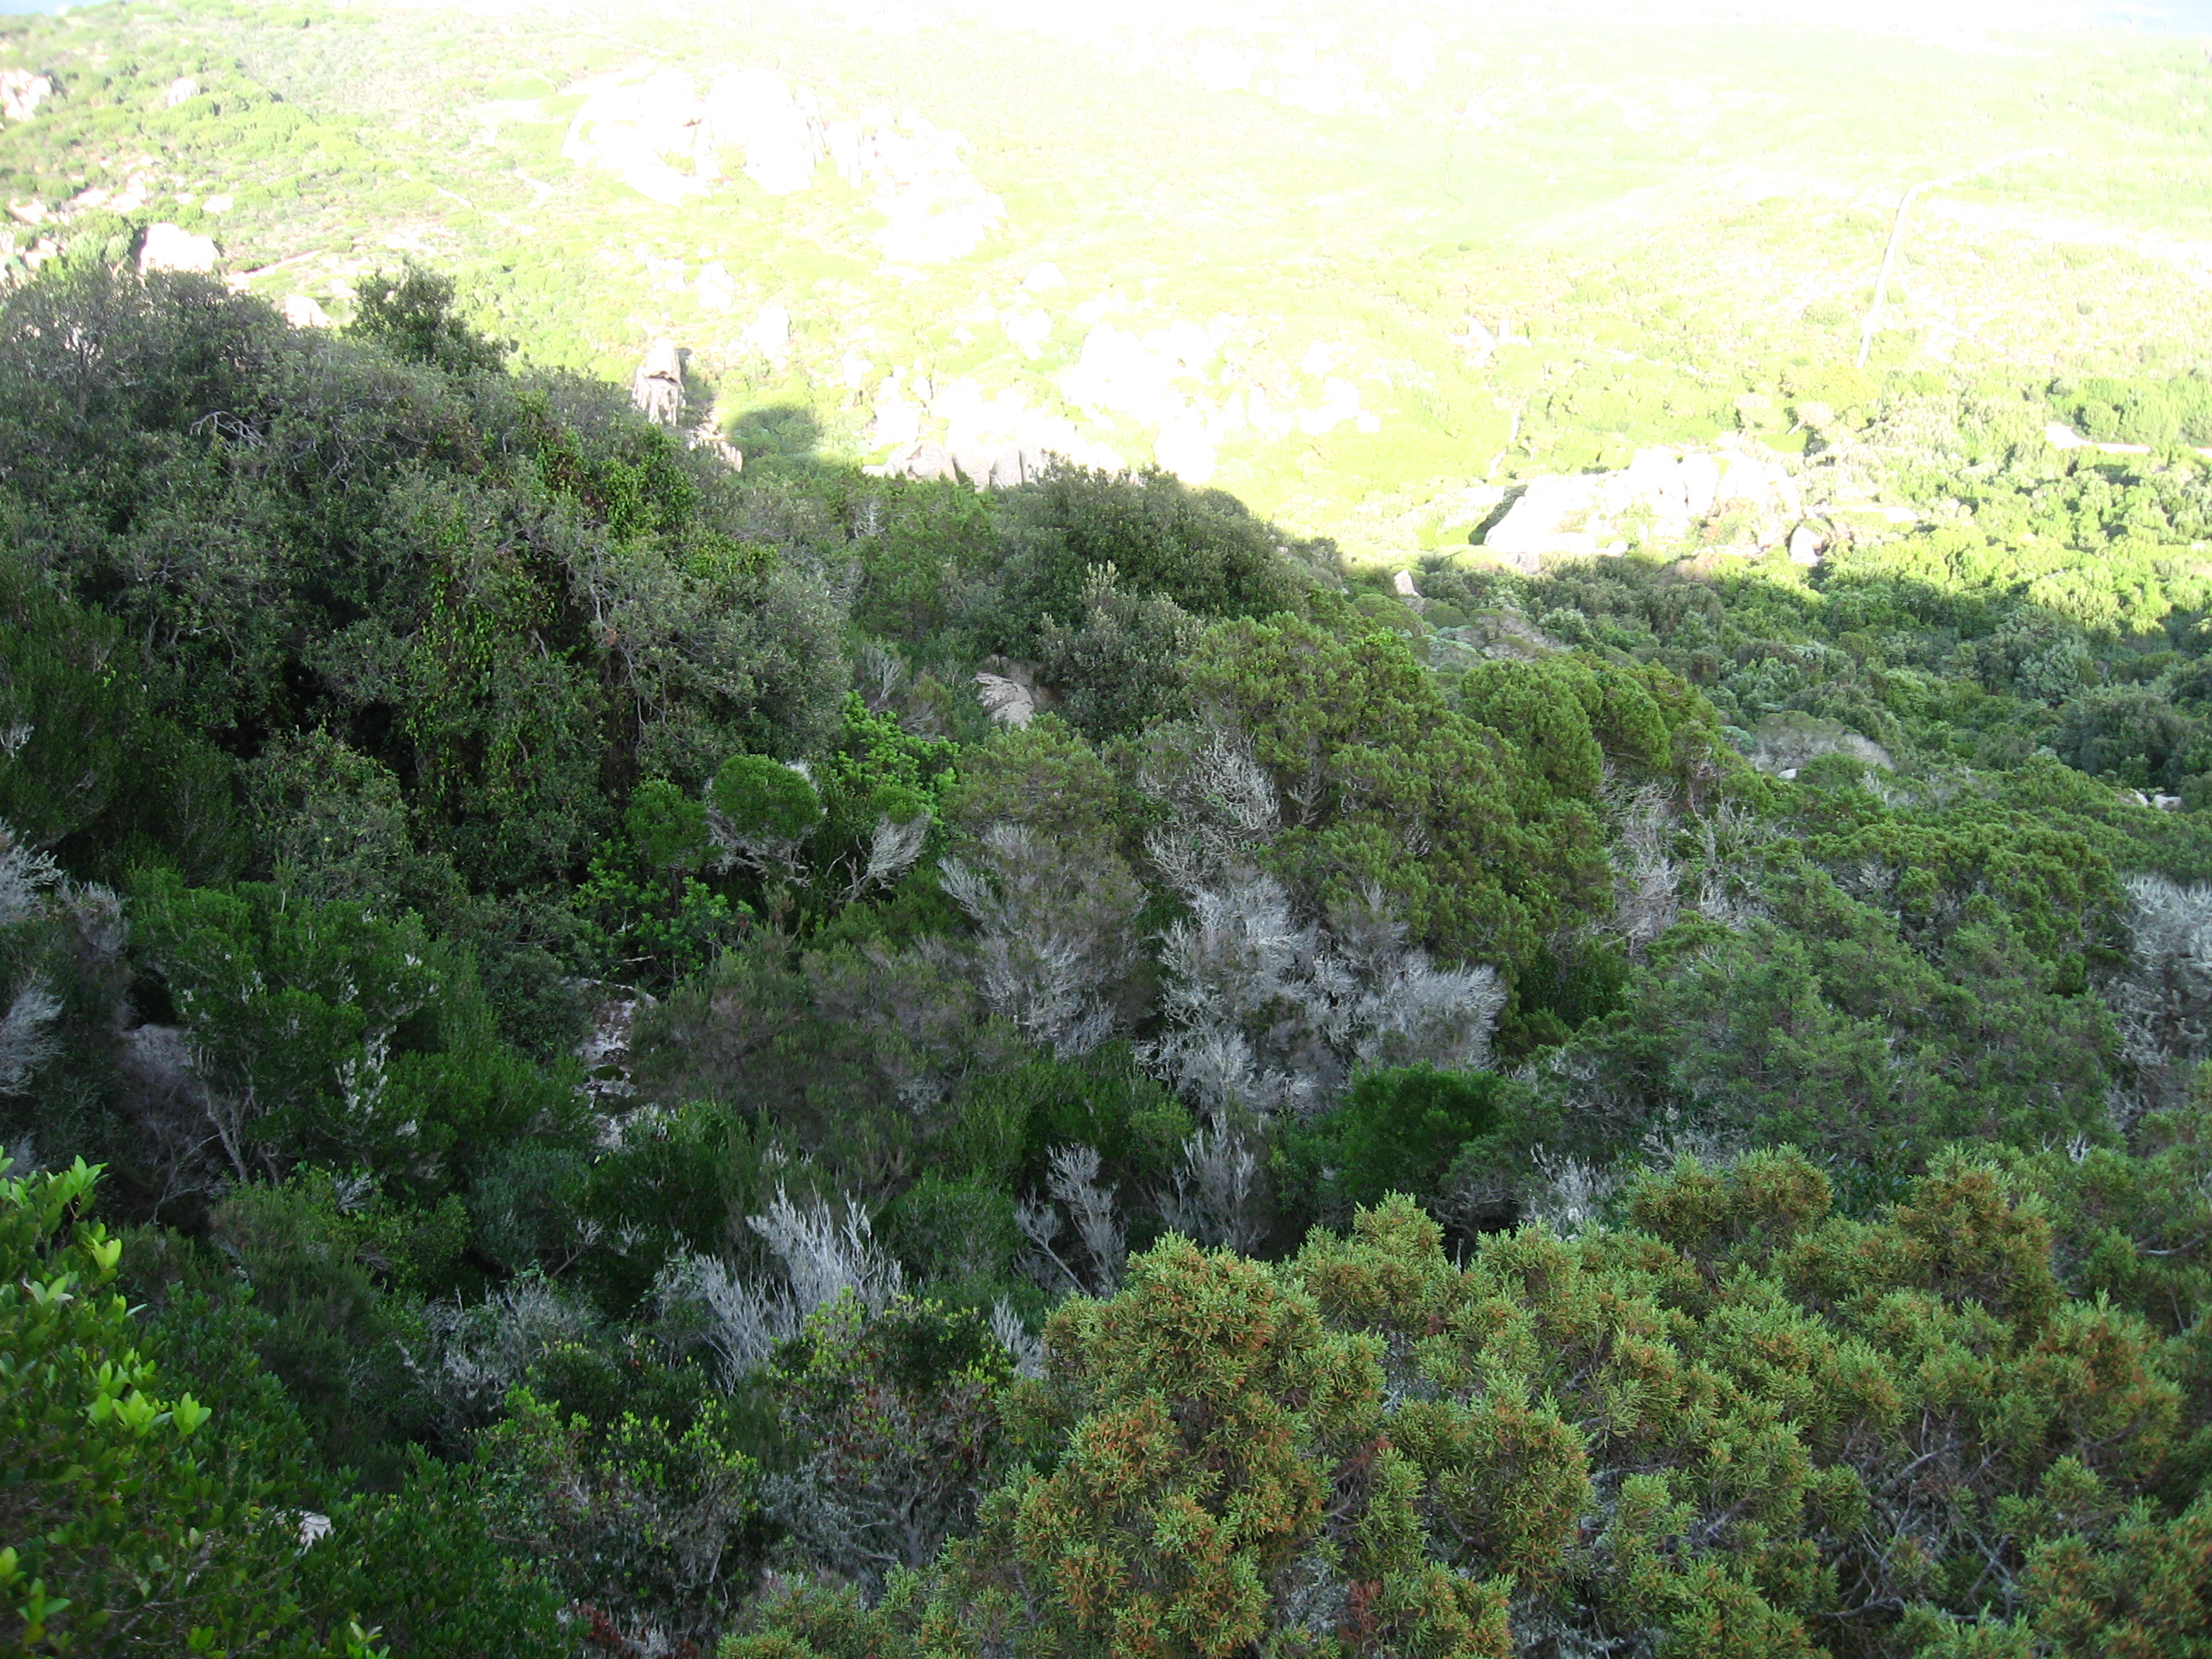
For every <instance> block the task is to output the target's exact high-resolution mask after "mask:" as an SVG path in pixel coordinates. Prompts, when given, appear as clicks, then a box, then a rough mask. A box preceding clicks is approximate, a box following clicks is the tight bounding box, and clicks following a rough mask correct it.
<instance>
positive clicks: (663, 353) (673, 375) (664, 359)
mask: <svg viewBox="0 0 2212 1659" xmlns="http://www.w3.org/2000/svg"><path fill="white" fill-rule="evenodd" d="M629 400H630V402H631V403H632V404H635V405H636V406H637V411H638V413H639V414H641V415H642V416H645V418H646V419H647V420H648V421H651V422H653V424H654V425H655V426H670V427H673V426H681V425H683V424H684V359H683V357H682V356H681V355H680V354H679V353H678V351H677V349H676V344H675V342H674V341H672V340H655V341H654V342H653V343H652V345H651V346H649V347H647V349H646V354H645V361H644V362H641V363H640V364H639V365H638V366H637V373H636V374H634V375H633V376H631V377H630V383H629Z"/></svg>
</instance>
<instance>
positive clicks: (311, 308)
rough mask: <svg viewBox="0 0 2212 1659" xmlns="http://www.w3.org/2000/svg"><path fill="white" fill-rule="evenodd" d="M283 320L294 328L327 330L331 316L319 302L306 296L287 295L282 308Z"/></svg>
mask: <svg viewBox="0 0 2212 1659" xmlns="http://www.w3.org/2000/svg"><path fill="white" fill-rule="evenodd" d="M282 309H283V313H284V320H285V321H286V322H288V323H289V324H291V325H292V326H293V327H295V328H328V327H329V326H330V325H331V314H330V313H328V312H327V311H325V310H324V309H323V307H322V306H321V304H320V302H319V301H317V300H315V299H314V298H313V295H306V294H288V295H285V296H284V304H283V307H282Z"/></svg>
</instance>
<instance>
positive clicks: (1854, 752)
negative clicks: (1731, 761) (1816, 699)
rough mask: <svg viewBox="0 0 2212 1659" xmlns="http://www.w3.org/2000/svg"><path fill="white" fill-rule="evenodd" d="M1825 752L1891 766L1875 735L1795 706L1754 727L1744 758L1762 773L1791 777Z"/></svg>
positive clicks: (1876, 764)
mask: <svg viewBox="0 0 2212 1659" xmlns="http://www.w3.org/2000/svg"><path fill="white" fill-rule="evenodd" d="M1822 755H1848V756H1850V757H1851V758H1852V759H1853V760H1857V761H1864V762H1865V763H1867V764H1868V765H1869V766H1878V767H1881V769H1883V770H1885V771H1887V770H1888V769H1890V767H1891V765H1892V762H1891V760H1890V755H1889V750H1887V749H1885V748H1883V747H1882V746H1881V744H1878V743H1876V742H1875V740H1874V739H1873V738H1869V737H1865V736H1863V735H1862V734H1861V733H1859V732H1854V731H1852V730H1851V729H1850V727H1849V726H1844V725H1842V724H1840V723H1839V722H1838V721H1835V720H1823V719H1822V718H1821V717H1820V716H1819V715H1818V714H1803V713H1801V712H1799V711H1797V710H1795V709H1790V710H1786V711H1784V713H1782V714H1769V715H1768V716H1767V717H1766V718H1765V720H1761V721H1759V724H1758V725H1757V726H1753V727H1752V728H1751V747H1750V748H1749V749H1748V750H1746V751H1745V756H1744V758H1745V759H1747V760H1748V761H1749V762H1750V763H1752V764H1753V766H1755V767H1757V768H1758V769H1759V770H1760V771H1762V772H1770V773H1772V774H1773V775H1776V776H1777V777H1784V778H1791V777H1795V776H1796V775H1797V769H1799V768H1800V767H1802V766H1803V765H1804V764H1805V763H1806V762H1808V761H1810V760H1815V759H1818V758H1819V757H1820V756H1822Z"/></svg>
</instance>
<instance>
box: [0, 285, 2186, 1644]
mask: <svg viewBox="0 0 2212 1659" xmlns="http://www.w3.org/2000/svg"><path fill="white" fill-rule="evenodd" d="M1803 401H1804V405H1805V407H1804V410H1803V412H1802V416H1801V420H1802V424H1803V425H1804V426H1805V427H1807V428H1810V431H1811V435H1810V440H1809V441H1808V459H1807V463H1806V464H1807V465H1844V464H1849V465H1854V466H1857V467H1859V468H1861V469H1863V470H1864V471H1867V473H1868V474H1869V476H1870V477H1875V478H1877V479H1878V480H1879V481H1880V482H1881V484H1882V487H1883V488H1884V489H1887V490H1888V491H1890V492H1891V493H1892V495H1893V497H1896V498H1901V499H1906V500H1911V501H1920V502H1923V503H1925V504H1927V505H1928V506H1929V508H1930V515H1929V516H1930V520H1931V527H1927V528H1923V529H1920V530H1916V531H1911V532H1897V533H1894V534H1892V535H1890V536H1888V537H1887V538H1872V537H1869V538H1864V539H1863V541H1861V542H1858V543H1856V544H1853V543H1850V542H1844V543H1843V544H1838V546H1837V547H1835V548H1834V549H1832V551H1831V554H1830V556H1829V557H1828V559H1827V561H1826V563H1825V564H1823V565H1822V566H1821V567H1820V568H1818V569H1817V570H1813V571H1807V570H1804V569H1802V568H1798V567H1796V566H1792V565H1790V564H1789V563H1787V562H1786V561H1782V560H1777V561H1771V562H1746V561H1741V560H1735V559H1725V558H1723V559H1715V558H1712V557H1711V556H1692V557H1689V558H1687V559H1686V560H1678V561H1676V562H1671V563H1669V562H1663V561H1658V560H1652V559H1643V558H1637V559H1608V560H1583V561H1566V562H1560V563H1559V564H1558V565H1556V566H1554V567H1553V568H1548V569H1547V570H1546V571H1544V572H1543V573H1542V574H1515V573H1512V572H1510V571H1506V570H1503V569H1500V568H1495V567H1492V566H1486V565H1480V564H1477V563H1474V562H1466V561H1462V562H1454V561H1450V560H1446V559H1441V558H1439V559H1432V560H1431V561H1429V562H1428V563H1427V565H1426V566H1425V568H1421V569H1420V570H1419V571H1417V572H1416V573H1415V583H1416V585H1417V586H1418V588H1419V597H1418V598H1405V597H1401V596H1400V595H1399V594H1398V593H1397V592H1395V591H1394V589H1393V587H1392V585H1391V584H1390V583H1389V582H1388V581H1387V580H1385V579H1383V578H1382V577H1373V578H1370V577H1368V576H1364V575H1361V574H1358V573H1352V572H1347V571H1346V569H1344V568H1341V566H1340V562H1339V561H1338V559H1337V558H1336V556H1335V554H1334V550H1333V549H1331V548H1330V547H1328V545H1327V544H1319V543H1313V544H1309V543H1302V542H1300V541H1298V540H1297V539H1296V538H1291V537H1288V536H1285V535H1284V534H1282V533H1280V532H1278V531H1277V530H1276V529H1274V528H1273V526H1269V525H1268V524H1267V523H1265V522H1263V521H1261V520H1258V519H1256V518H1255V517H1254V516H1253V515H1251V514H1250V513H1248V512H1246V511H1245V510H1244V509H1243V508H1242V507H1240V506H1239V505H1238V504H1237V502H1236V501H1233V500H1231V499H1230V498H1229V497H1227V496H1225V495H1219V494H1211V493H1204V492H1194V491H1192V490H1190V489H1186V488H1185V487H1184V486H1182V485H1181V484H1180V483H1176V481H1174V480H1173V479H1172V478H1170V477H1166V476H1164V475H1161V474H1156V473H1155V474H1141V475H1138V476H1133V477H1130V476H1109V475H1105V474H1100V473H1093V472H1086V471H1080V470H1076V469H1064V470H1061V471H1057V472H1054V473H1053V474H1051V475H1049V476H1048V477H1046V478H1044V479H1043V480H1042V482H1038V483H1030V484H1027V485H1024V486H1022V487H1020V488H1018V489H1006V490H1000V491H996V492H992V493H989V494H977V493H975V492H974V491H971V490H969V489H966V488H965V487H964V486H957V485H952V484H939V483H916V482H912V481H907V480H895V479H886V478H880V477H868V476H866V475H863V474H861V473H860V472H858V471H851V470H848V469H844V468H842V467H838V466H834V465H824V464H816V463H810V462H807V461H805V460H803V459H796V458H787V459H783V460H781V462H777V463H772V464H769V465H760V464H756V465H751V466H749V467H748V468H746V469H745V470H744V471H743V472H742V473H737V472H732V471H730V470H729V469H728V468H727V467H726V465H725V463H724V462H723V461H721V460H720V459H715V458H714V456H713V455H712V454H710V453H703V452H693V451H689V450H687V449H686V448H685V447H684V446H683V443H682V441H680V440H679V439H677V438H674V437H672V436H671V435H669V434H667V433H665V432H664V431H662V430H660V429H659V428H653V427H651V426H649V425H647V424H646V423H645V422H643V421H641V419H639V418H638V417H637V416H635V415H634V414H632V412H631V411H630V410H629V408H628V407H627V404H626V403H625V401H624V399H623V398H622V396H621V395H620V394H619V393H618V392H614V391H611V390H610V389H608V388H606V387H604V386H596V385H592V384H589V383H586V382H583V381H580V380H572V379H564V378H561V377H558V376H547V375H531V376H525V375H519V374H512V373H510V372H509V371H508V369H507V368H506V367H505V365H504V358H503V354H502V352H501V350H500V349H499V348H498V347H496V346H495V345H494V344H493V343H489V342H488V341H486V340H485V339H483V338H482V337H479V336H478V335H477V334H476V333H474V332H472V331H471V330H470V329H469V328H468V327H466V326H465V325H463V324H462V323H461V322H460V321H459V320H458V319H457V316H456V313H454V311H453V308H452V306H451V303H450V291H449V290H448V289H446V288H444V287H443V286H442V285H441V283H440V282H439V281H438V280H437V279H436V278H435V277H433V276H428V275H426V274H424V273H422V272H410V273H408V274H406V275H404V276H396V277H393V278H392V279H390V280H388V281H387V282H386V283H384V284H383V285H382V286H381V287H380V288H376V289H372V290H371V291H370V292H369V293H368V295H366V296H365V299H364V303H363V305H362V309H361V314H360V317H359V319H358V320H357V321H356V323H355V324H354V325H352V326H351V327H350V328H349V330H348V331H345V332H344V333H343V334H338V335H333V334H331V333H329V332H326V331H305V330H295V329H292V328H290V327H289V326H287V325H285V324H284V322H283V320H282V319H279V318H278V317H277V316H276V314H275V313H273V312H271V311H270V309H269V308H268V307H266V306H265V305H264V304H263V303H262V302H260V301H257V300H254V299H252V298H249V297H244V296H240V295H233V294H231V293H230V292H228V290H227V289H224V288H223V287H222V285H221V284H219V283H214V282H211V281H209V280H206V279H203V278H197V277H189V276H153V277H151V278H149V279H146V280H144V281H141V280H138V279H136V278H132V277H129V276H117V275H112V274H110V273H108V272H107V271H106V270H101V269H99V268H97V267H94V268H88V269H82V270H75V271H59V270H57V271H54V272H48V273H45V274H42V276H40V279H39V280H38V281H36V282H34V283H28V284H26V285H23V286H20V287H17V288H15V289H11V290H10V291H9V293H8V294H7V295H6V296H5V298H4V301H0V521H4V526H5V530H4V538H0V548H4V550H3V551H0V641H4V648H0V751H4V763H0V820H3V821H4V823H5V825H6V829H5V832H4V836H5V839H4V841H0V1133H4V1138H5V1141H6V1145H7V1147H8V1152H9V1157H10V1158H12V1160H13V1166H12V1168H11V1169H10V1170H9V1172H8V1173H7V1176H6V1178H5V1180H4V1182H0V1376H4V1378H5V1385H4V1387H0V1447H3V1448H4V1452H0V1648H4V1649H5V1650H7V1651H21V1652H26V1653H37V1654H49V1653H52V1654H63V1653H67V1654H78V1655H90V1654H107V1653H147V1654H162V1655H173V1654H185V1653H195V1654H207V1655H216V1654H228V1655H238V1656H244V1655H248V1654H264V1653H267V1654H300V1655H308V1654H313V1655H331V1656H340V1655H343V1656H346V1659H362V1656H370V1655H378V1654H390V1655H394V1656H399V1655H453V1656H477V1655H483V1654H489V1653H501V1654H513V1655H517V1656H521V1655H533V1656H534V1655H539V1654H545V1655H553V1654H567V1653H574V1654H591V1653H610V1654H632V1655H678V1654H687V1653H688V1654H698V1655H703V1654H708V1653H714V1654H718V1655H720V1656H724V1659H803V1656H819V1659H858V1656H905V1655H927V1656H952V1655H962V1656H978V1659H980V1656H985V1655H992V1656H999V1655H1006V1656H1017V1655H1018V1656H1036V1659H1042V1656H1065V1659H1075V1656H1090V1655H1097V1656H1107V1655H1111V1656H1115V1659H1124V1656H1126V1659H1139V1656H1144V1659H1152V1656H1158V1659H1168V1656H1200V1655H1204V1656H1212V1659H1226V1656H1231V1655H1235V1656H1256V1655H1268V1656H1281V1659H1289V1656H1294V1655H1296V1656H1316V1659H1319V1656H1346V1659H1349V1656H1354V1655H1391V1656H1400V1655H1402V1656H1462V1659H1476V1656H1481V1659H1508V1656H1513V1655H1526V1656H1541V1659H1581V1656H1599V1655H1603V1656H1646V1655H1648V1656H1653V1659H1662V1656H1663V1659H1692V1656H1694V1659H1723V1656H1741V1659H1777V1656H1793V1655H1802V1656H1808V1659H1809V1656H1814V1655H1832V1656H1838V1659H1844V1656H1850V1659H1861V1656H1863V1659H1876V1656H1881V1659H1891V1656H1894V1659H1906V1656H1917V1659H1969V1656H1972V1659H2031V1656H2062V1655H2063V1656H2076V1655H2079V1656H2091V1655H2093V1656H2098V1659H2154V1656H2156V1659H2168V1656H2174V1659H2179V1656H2186V1655H2191V1654H2196V1655H2203V1654H2206V1653H2212V1498H2207V1497H2206V1496H2204V1495H2203V1494H2204V1492H2205V1485H2206V1480H2207V1479H2208V1476H2212V1327H2208V1325H2207V1324H2206V1322H2205V1320H2204V1318H2203V1314H2204V1311H2205V1305H2206V1303H2207V1301H2208V1299H2212V1083H2208V1081H2207V1079H2208V1078H2212V1073H2206V1072H2204V1071H2203V1066H2204V1062H2205V1061H2206V1060H2207V1058H2208V1056H2212V888H2208V886H2207V885H2206V883H2207V881H2208V879H2212V632H2208V631H2207V629H2206V627H2205V625H2204V623H2203V617H2205V615H2206V612H2207V610H2208V608H2212V600H2208V598H2207V593H2208V586H2209V585H2212V564H2208V562H2207V561H2206V559H2205V557H2204V556H2203V554H2202V552H2201V548H2202V545H2203V541H2204V540H2205V539H2207V538H2208V524H2212V480H2208V475H2207V473H2206V471H2205V468H2204V467H2203V465H2202V464H2201V463H2200V462H2199V461H2198V459H2197V458H2196V457H2195V456H2194V454H2193V453H2191V452H2190V451H2189V450H2187V449H2186V448H2185V447H2179V443H2178V440H2180V439H2185V438H2188V437H2190V436H2191V433H2190V432H2189V431H2188V430H2186V429H2185V428H2186V427H2187V425H2188V423H2189V422H2193V421H2195V420H2197V418H2198V416H2197V412H2196V411H2197V409H2198V405H2199V404H2201V403H2202V402H2203V398H2202V396H2201V388H2200V387H2199V386H2197V384H2196V383H2195V382H2191V381H2173V382H2167V383H2163V384H2148V383H2147V384H2143V385H2140V386H2136V385H2126V386H2116V385H2085V386H2072V385H2057V386H2053V385H2051V384H2048V383H2045V384H2041V385H2038V386H2013V387H2006V386H1995V385H1991V384H1978V385H1967V384H1964V383H1952V382H1949V381H1937V380H1934V379H1932V378H1930V377H1927V376H1920V377H1913V376H1908V375H1905V374H1891V375H1889V376H1887V377H1886V378H1874V377H1867V376H1860V377H1858V378H1857V380H1853V379H1851V377H1850V374H1849V373H1848V372H1844V373H1841V374H1838V373H1834V372H1831V373H1829V374H1826V375H1825V376H1824V377H1822V378H1820V381H1819V384H1818V386H1814V385H1813V384H1812V383H1811V382H1809V381H1808V386H1807V389H1806V390H1805V392H1804V393H1803ZM2054 410H2055V411H2056V412H2057V414H2058V415H2063V416H2067V417H2069V418H2071V419H2074V420H2076V421H2079V422H2082V423H2083V424H2084V426H2085V427H2087V428H2090V429H2092V430H2095V429H2097V428H2100V426H2106V427H2112V428H2115V429H2118V428H2127V429H2128V430H2130V431H2134V430H2137V429H2141V428H2144V427H2145V426H2146V425H2157V424H2158V423H2159V422H2161V421H2164V422H2166V424H2167V425H2171V426H2172V427H2173V428H2174V429H2173V431H2172V432H2166V431H2165V430H2164V428H2163V427H2160V432H2161V433H2162V434H2163V436H2161V437H2160V438H2158V439H2157V440H2156V441H2155V444H2156V445H2158V446H2163V447H2154V448H2153V449H2152V451H2151V453H2148V454H2143V455H2129V456H2112V455H2106V454H2103V453H2099V452H2097V451H2095V450H2094V449H2088V450H2076V451H2072V452H2063V453H2061V452H2054V451H2053V450H2051V447H2049V445H2048V444H2047V443H2045V442H2044V441H2042V438H2041V432H2042V428H2043V425H2044V423H2045V422H2046V421H2048V420H2049V419H2051V418H2053V417H2054V414H2053V411H2054ZM2168 416H2171V418H2170V419H2169V418H2168ZM2200 436H2201V435H2200ZM2192 542H2193V543H2196V544H2197V548H2198V549H2199V550H2196V551H2193V550H2191V547H2190V546H2189V545H2188V544H2191V543H2192ZM1683 551H1684V552H1686V553H1691V554H1693V555H1694V553H1695V550H1683ZM979 673H980V674H981V675H983V676H985V677H987V678H985V679H983V680H982V681H981V682H979V681H978V679H977V676H978V674H979ZM979 685H980V688H981V692H982V693H983V694H984V696H979V695H978V693H979ZM986 699H987V701H988V702H989V703H990V704H992V705H994V706H995V707H996V708H997V710H998V712H999V713H1000V714H1002V715H1007V714H1012V715H1018V714H1024V713H1026V714H1029V715H1030V718H1029V719H1028V720H1026V723H1023V722H1022V721H1020V720H1010V719H995V720H994V718H993V715H992V714H991V713H989V712H987V707H986ZM2161 798H2162V800H2163V809H2161V806H2160V805H2158V804H2155V803H2157V802H2158V801H2159V800H2160V799H2161Z"/></svg>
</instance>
